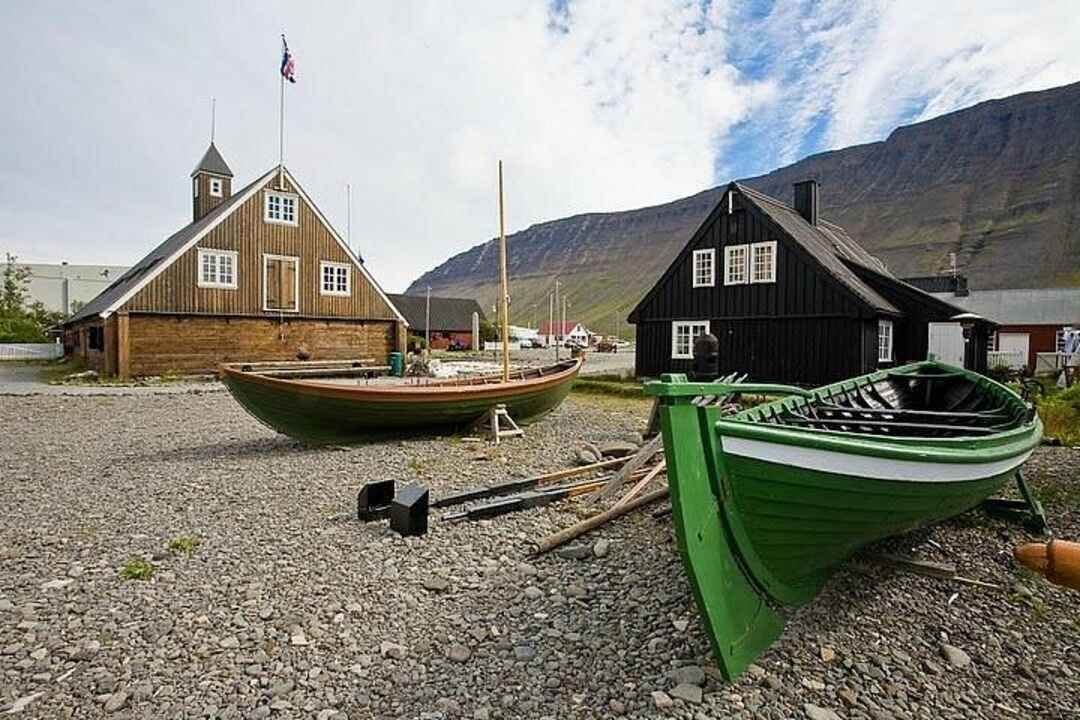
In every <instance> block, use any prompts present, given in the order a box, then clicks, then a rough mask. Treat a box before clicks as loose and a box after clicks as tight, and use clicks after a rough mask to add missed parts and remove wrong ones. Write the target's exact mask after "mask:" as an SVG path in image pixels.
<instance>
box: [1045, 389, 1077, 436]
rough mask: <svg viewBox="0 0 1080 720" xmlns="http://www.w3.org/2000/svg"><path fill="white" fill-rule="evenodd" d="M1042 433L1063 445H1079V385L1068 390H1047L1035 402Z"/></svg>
mask: <svg viewBox="0 0 1080 720" xmlns="http://www.w3.org/2000/svg"><path fill="white" fill-rule="evenodd" d="M1036 407H1037V408H1038V410H1039V417H1040V418H1041V419H1042V421H1043V433H1044V434H1045V435H1046V436H1047V437H1053V438H1057V439H1058V440H1060V441H1061V442H1062V443H1063V444H1065V445H1080V385H1074V386H1073V387H1071V388H1069V389H1068V390H1064V391H1062V390H1058V389H1057V388H1056V387H1054V388H1052V389H1048V390H1047V393H1046V394H1045V395H1043V396H1042V397H1040V398H1037V400H1036Z"/></svg>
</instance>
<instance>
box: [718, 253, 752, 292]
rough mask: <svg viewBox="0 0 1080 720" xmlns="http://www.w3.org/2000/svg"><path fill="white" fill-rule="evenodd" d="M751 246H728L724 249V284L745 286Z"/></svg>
mask: <svg viewBox="0 0 1080 720" xmlns="http://www.w3.org/2000/svg"><path fill="white" fill-rule="evenodd" d="M749 248H750V246H749V245H728V246H727V247H726V248H724V284H725V285H745V284H746V280H747V275H748V273H747V267H746V266H747V263H748V261H749V259H750V252H749Z"/></svg>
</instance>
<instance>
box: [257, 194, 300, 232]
mask: <svg viewBox="0 0 1080 720" xmlns="http://www.w3.org/2000/svg"><path fill="white" fill-rule="evenodd" d="M270 198H278V199H279V200H281V206H280V213H281V217H277V218H275V217H272V216H271V211H270ZM285 200H291V201H292V206H293V216H292V220H286V219H285V202H284V201H285ZM263 220H264V221H265V222H268V223H273V224H274V225H299V224H300V196H299V195H296V194H295V193H288V192H281V191H280V190H267V191H266V193H265V194H264V196H263Z"/></svg>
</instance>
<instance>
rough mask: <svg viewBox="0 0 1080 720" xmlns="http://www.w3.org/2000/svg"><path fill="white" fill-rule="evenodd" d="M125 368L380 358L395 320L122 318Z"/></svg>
mask: <svg viewBox="0 0 1080 720" xmlns="http://www.w3.org/2000/svg"><path fill="white" fill-rule="evenodd" d="M126 324H127V328H126V331H125V332H126V335H127V338H128V342H127V345H128V348H127V353H128V360H127V364H128V372H129V373H130V374H131V375H133V376H139V375H160V374H162V373H166V372H180V373H195V372H215V371H216V370H217V366H218V365H219V364H220V363H226V362H239V361H246V360H296V359H297V352H298V351H299V350H300V349H301V348H303V349H304V350H305V351H306V353H307V354H308V356H309V359H311V360H350V359H354V358H373V359H374V360H375V361H376V362H377V363H380V364H381V363H385V362H386V359H387V356H388V354H389V353H390V351H391V350H392V349H393V348H394V335H395V331H396V325H397V323H394V322H387V321H345V320H305V319H298V318H288V317H285V318H282V319H281V320H278V319H276V318H275V319H272V318H235V317H193V316H185V315H140V314H131V315H129V316H128V318H127V323H126Z"/></svg>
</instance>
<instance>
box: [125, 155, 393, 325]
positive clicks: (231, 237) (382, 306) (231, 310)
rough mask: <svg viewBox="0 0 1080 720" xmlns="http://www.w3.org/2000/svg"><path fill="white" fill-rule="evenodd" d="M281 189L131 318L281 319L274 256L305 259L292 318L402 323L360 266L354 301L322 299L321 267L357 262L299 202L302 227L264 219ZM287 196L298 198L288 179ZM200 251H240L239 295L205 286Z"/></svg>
mask: <svg viewBox="0 0 1080 720" xmlns="http://www.w3.org/2000/svg"><path fill="white" fill-rule="evenodd" d="M276 182H277V176H276V175H275V176H274V177H273V178H272V179H271V180H269V181H268V182H267V183H266V186H265V187H264V188H261V189H260V190H259V192H256V193H255V194H254V195H252V197H251V198H250V199H248V200H247V201H246V202H244V203H243V204H242V205H241V206H240V207H239V208H237V209H236V210H234V211H233V212H232V213H231V214H230V215H229V217H227V218H226V219H225V220H224V221H222V222H221V224H219V225H218V226H217V227H215V228H214V229H213V230H211V231H210V233H208V234H207V235H206V236H205V237H203V238H202V239H201V240H199V242H198V243H197V245H196V246H194V247H192V248H190V249H189V250H188V251H187V252H185V253H184V254H183V255H182V256H181V257H179V258H178V259H177V260H176V261H175V262H174V263H173V264H172V265H171V266H169V267H168V268H166V269H165V270H164V271H163V272H162V273H161V274H160V275H158V276H157V277H155V278H154V279H153V280H152V281H151V282H150V283H149V284H147V286H146V287H144V288H143V289H142V290H140V291H139V292H138V293H137V294H136V295H135V296H134V297H133V298H132V299H131V300H130V301H128V302H127V303H126V304H125V305H124V307H123V308H122V309H124V310H127V311H129V312H168V313H188V314H204V315H234V316H249V317H250V316H262V317H265V316H273V317H277V315H278V312H277V311H276V310H275V311H264V310H263V256H264V255H265V254H271V255H285V256H293V257H299V258H300V283H299V284H300V287H299V310H298V312H296V313H285V314H286V315H296V316H301V317H309V318H353V319H368V320H375V319H385V320H392V319H395V315H394V313H393V310H392V309H391V308H390V306H389V305H388V304H387V303H386V302H385V301H384V300H383V299H382V297H380V295H379V293H378V291H377V290H376V288H375V287H374V285H372V284H371V283H369V282H368V281H367V280H366V279H365V278H364V276H363V275H362V274H361V272H360V270H359V268H358V267H356V266H355V265H353V267H352V270H351V281H350V285H351V287H350V290H351V292H350V295H349V296H347V297H345V296H331V295H322V294H321V293H320V279H319V263H320V261H324V260H325V261H329V262H338V263H350V262H351V260H350V257H349V255H348V254H347V253H346V252H345V251H344V250H343V249H342V247H341V246H340V245H339V244H338V242H337V241H336V240H335V239H334V237H333V235H332V234H331V233H330V231H329V230H327V229H326V227H325V226H324V225H323V224H322V223H321V222H320V221H319V219H318V217H317V216H316V214H315V211H314V210H313V209H312V208H311V207H309V206H307V205H306V204H305V203H304V201H303V199H302V198H300V197H299V196H298V197H297V199H298V206H297V212H298V224H297V225H295V226H294V225H283V224H276V223H268V222H265V221H264V220H263V202H264V201H263V197H264V192H265V190H266V189H268V188H270V187H272V186H274V184H275V183H276ZM285 190H286V191H287V192H295V189H294V188H293V187H291V185H290V184H289V183H288V181H287V180H286V188H285ZM200 192H201V188H200ZM200 247H201V248H210V249H215V250H233V251H236V252H237V260H236V279H237V288H236V289H221V288H200V287H198V279H199V276H198V271H199V268H198V248H200Z"/></svg>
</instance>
